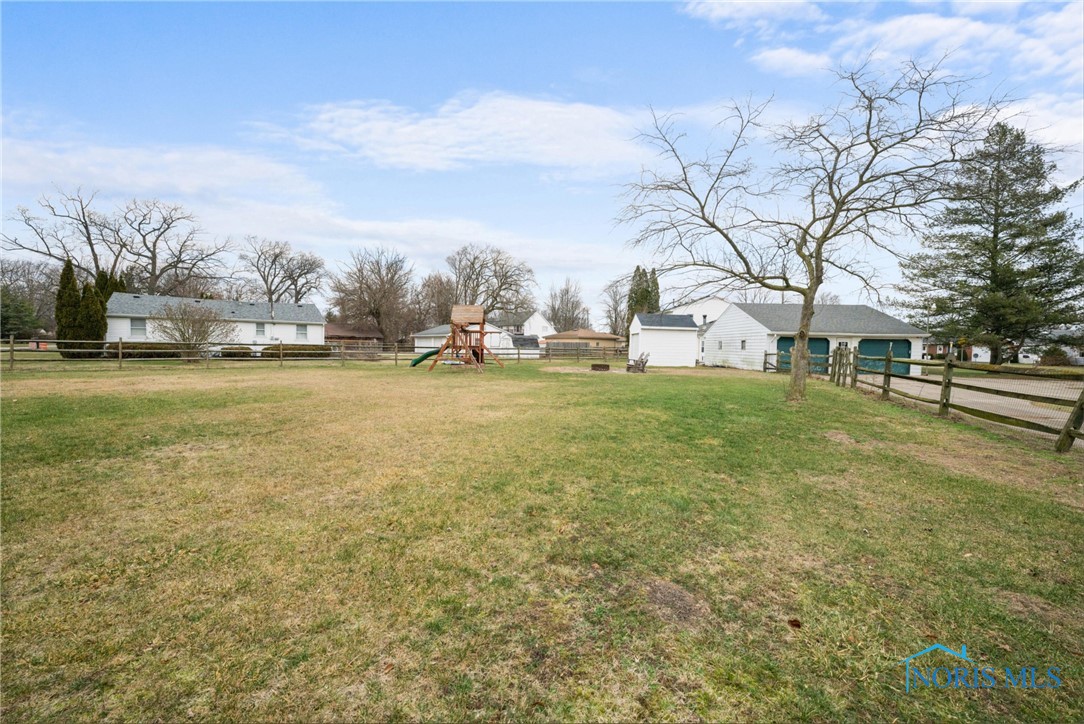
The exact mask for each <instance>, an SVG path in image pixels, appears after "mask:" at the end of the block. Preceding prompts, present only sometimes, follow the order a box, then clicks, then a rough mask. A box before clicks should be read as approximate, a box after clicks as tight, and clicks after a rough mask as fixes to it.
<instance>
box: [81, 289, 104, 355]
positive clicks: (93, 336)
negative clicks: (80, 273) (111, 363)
mask: <svg viewBox="0 0 1084 724" xmlns="http://www.w3.org/2000/svg"><path fill="white" fill-rule="evenodd" d="M104 306H105V305H104V303H103V302H102V295H101V294H99V293H98V289H97V288H96V287H95V286H94V285H93V284H86V285H84V286H83V296H82V298H81V299H80V300H79V317H78V327H79V339H83V340H87V342H86V343H85V344H83V345H80V347H82V348H83V349H86V350H97V349H100V348H101V345H100V344H96V343H95V342H93V341H91V340H99V341H104V340H105V331H106V327H107V326H108V325H107V322H106V319H105V309H104ZM83 356H86V357H93V356H95V352H90V351H88V352H87V353H86V354H85V355H83Z"/></svg>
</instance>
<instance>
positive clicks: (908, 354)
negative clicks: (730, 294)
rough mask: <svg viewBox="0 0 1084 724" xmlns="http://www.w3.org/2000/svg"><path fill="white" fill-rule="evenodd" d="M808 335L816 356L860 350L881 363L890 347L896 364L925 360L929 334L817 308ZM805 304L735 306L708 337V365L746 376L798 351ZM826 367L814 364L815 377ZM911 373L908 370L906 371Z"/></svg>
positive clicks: (839, 308) (891, 321)
mask: <svg viewBox="0 0 1084 724" xmlns="http://www.w3.org/2000/svg"><path fill="white" fill-rule="evenodd" d="M813 308H814V313H813V323H812V327H811V328H810V333H809V350H810V352H811V353H812V354H819V355H824V354H831V351H832V350H833V349H835V348H836V347H846V348H848V349H854V348H856V347H857V348H858V351H859V353H860V354H863V355H867V356H870V357H883V356H884V355H885V353H886V352H887V351H888V349H889V347H891V349H892V356H893V357H895V358H896V359H915V358H917V357H919V356H921V354H922V340H923V337H925V336H926V332H924V331H923V330H921V329H919V328H918V327H915V326H912V325H910V324H908V323H907V322H904V321H903V320H900V319H896V318H895V317H892V316H890V315H888V314H885V313H884V312H879V311H877V310H876V309H874V308H873V307H869V306H866V305H864V304H815V305H813ZM801 310H802V305H801V304H744V303H741V302H734V303H733V304H731V305H730V306H729V307H728V308H727V309H726V311H725V312H723V313H722V315H721V316H720V317H719V319H717V320H715V323H714V324H712V325H711V328H709V329H708V331H707V332H706V333H705V334H704V364H707V365H712V366H716V367H737V368H739V369H746V370H759V369H763V368H764V355H765V352H767V353H769V354H770V355H773V356H772V361H773V363H774V361H775V359H776V357H775V355H777V354H778V353H779V352H789V351H790V349H791V347H793V346H794V338H795V335H796V334H797V332H798V321H799V317H800V315H801ZM823 364H824V362H823V361H821V362H819V363H818V362H817V361H816V360H814V362H813V364H812V366H813V368H814V371H817V370H816V368H817V367H818V366H823ZM908 367H909V368H910V369H909V370H908ZM896 368H897V371H898V372H899V373H901V374H914V375H917V374H920V372H921V370H920V368H919V367H918V366H917V365H910V366H909V365H897V366H896Z"/></svg>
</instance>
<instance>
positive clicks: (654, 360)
mask: <svg viewBox="0 0 1084 724" xmlns="http://www.w3.org/2000/svg"><path fill="white" fill-rule="evenodd" d="M697 329H698V327H697V324H696V322H695V321H693V315H691V314H637V315H636V316H635V317H634V318H633V320H632V324H631V325H630V326H629V358H630V359H636V358H638V357H639V356H640V355H641V354H644V353H647V354H648V355H649V357H648V364H649V365H650V366H652V367H695V366H696V360H697V357H698V356H699V352H700V342H699V340H698V338H697V334H696V333H697Z"/></svg>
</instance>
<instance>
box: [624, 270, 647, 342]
mask: <svg viewBox="0 0 1084 724" xmlns="http://www.w3.org/2000/svg"><path fill="white" fill-rule="evenodd" d="M647 283H648V282H647V275H646V273H645V272H644V270H643V269H641V268H640V267H639V265H637V267H636V269H635V270H634V271H633V272H632V280H631V281H630V282H629V296H628V304H627V311H626V313H625V336H626V337H627V336H628V334H629V327H630V326H632V320H633V319H634V318H635V317H636V315H637V313H639V312H643V311H645V308H644V307H645V305H646V299H645V294H646V292H647Z"/></svg>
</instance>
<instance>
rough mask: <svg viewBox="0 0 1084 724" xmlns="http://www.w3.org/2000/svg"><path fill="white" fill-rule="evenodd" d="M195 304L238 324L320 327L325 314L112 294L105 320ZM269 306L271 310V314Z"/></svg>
mask: <svg viewBox="0 0 1084 724" xmlns="http://www.w3.org/2000/svg"><path fill="white" fill-rule="evenodd" d="M179 304H197V305H200V306H202V307H204V308H210V309H213V310H215V313H216V314H218V316H219V317H221V318H222V319H228V320H231V321H237V322H285V323H299V322H300V323H304V324H323V323H324V315H322V314H321V313H320V310H319V309H317V307H316V305H315V304H310V303H303V304H294V303H293V302H278V303H277V304H275V305H271V304H269V303H267V302H234V301H229V300H226V299H191V298H189V297H166V296H157V295H153V294H128V293H127V292H113V295H112V296H110V297H109V302H108V304H107V305H106V307H107V311H106V316H108V317H150V318H154V317H161V316H162V314H163V313H164V312H165V308H166V307H167V306H170V305H172V306H177V305H179ZM272 306H273V307H274V311H273V312H272Z"/></svg>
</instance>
